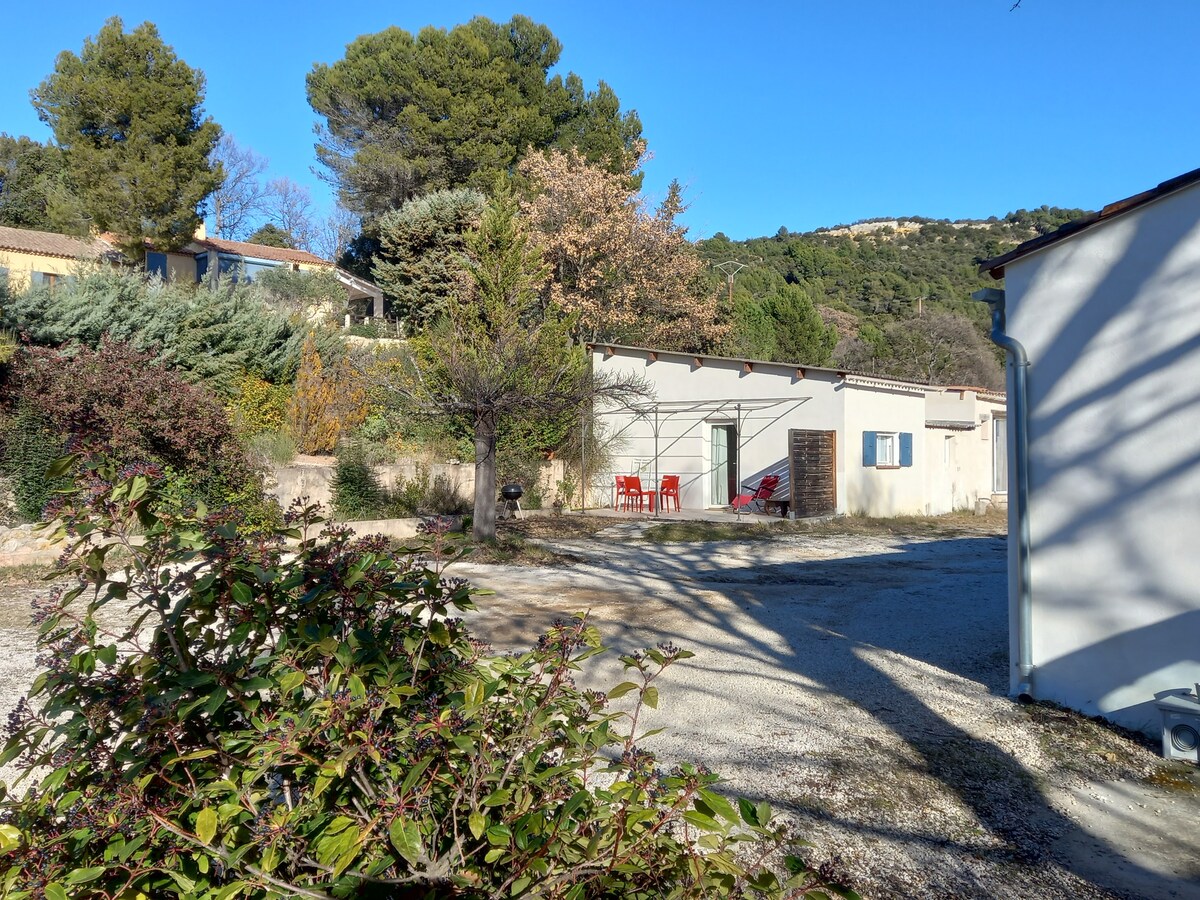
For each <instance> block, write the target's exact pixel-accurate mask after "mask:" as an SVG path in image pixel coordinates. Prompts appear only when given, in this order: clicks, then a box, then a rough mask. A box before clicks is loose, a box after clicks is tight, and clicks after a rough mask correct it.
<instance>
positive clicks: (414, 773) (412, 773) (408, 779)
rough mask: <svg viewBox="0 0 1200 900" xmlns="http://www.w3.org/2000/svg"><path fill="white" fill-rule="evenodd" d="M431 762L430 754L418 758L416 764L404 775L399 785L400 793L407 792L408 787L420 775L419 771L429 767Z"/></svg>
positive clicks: (421, 771)
mask: <svg viewBox="0 0 1200 900" xmlns="http://www.w3.org/2000/svg"><path fill="white" fill-rule="evenodd" d="M431 762H433V757H432V756H426V757H424V758H423V759H420V760H418V761H417V764H416V765H415V766H413V767H412V768H411V769H409V770H408V774H407V775H405V776H404V781H403V782H402V783H401V785H400V793H402V794H406V793H408V790H409V788H411V787H412V786H413V785H414V784H416V783H417V779H418V778H420V777H421V773H423V772H424V771H425V770H426V769H428V768H429V764H430V763H431Z"/></svg>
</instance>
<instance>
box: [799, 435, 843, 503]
mask: <svg viewBox="0 0 1200 900" xmlns="http://www.w3.org/2000/svg"><path fill="white" fill-rule="evenodd" d="M788 465H789V474H790V477H791V481H792V513H793V515H795V517H796V518H797V519H802V518H807V517H808V516H827V515H830V514H832V513H833V512H834V511H835V510H836V509H837V432H835V431H812V430H810V429H807V428H790V429H788Z"/></svg>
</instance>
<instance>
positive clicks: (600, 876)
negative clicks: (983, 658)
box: [0, 463, 853, 900]
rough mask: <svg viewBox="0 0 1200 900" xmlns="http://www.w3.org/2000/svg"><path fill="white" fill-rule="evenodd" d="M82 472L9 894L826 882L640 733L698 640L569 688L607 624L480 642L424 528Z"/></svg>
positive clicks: (12, 833)
mask: <svg viewBox="0 0 1200 900" xmlns="http://www.w3.org/2000/svg"><path fill="white" fill-rule="evenodd" d="M75 465H76V466H78V463H76V464H75ZM62 468H63V470H64V471H65V470H66V469H67V468H68V466H66V465H64V466H63V467H62ZM83 469H84V472H85V476H84V477H85V481H86V484H85V485H84V487H85V490H83V491H81V492H79V493H78V494H77V495H76V498H75V500H74V502H73V504H71V505H70V506H68V507H67V508H65V509H64V510H63V521H64V523H65V524H64V526H63V527H64V531H65V535H66V537H67V538H68V539H69V549H68V550H67V551H66V553H65V554H64V558H63V564H62V569H63V573H64V574H65V575H66V576H68V577H69V582H68V583H69V587H68V588H67V589H66V590H65V591H63V592H61V593H60V594H57V595H55V596H54V597H53V599H52V600H50V601H49V602H46V603H44V604H43V605H41V606H40V607H38V609H37V611H36V616H37V619H38V620H39V622H40V637H39V643H40V649H41V652H42V656H41V665H42V666H44V671H42V672H41V673H40V674H39V675H38V677H37V679H36V681H35V683H34V685H33V688H32V690H31V692H30V697H29V699H28V701H23V702H22V704H21V705H20V706H19V708H18V709H17V711H16V712H15V713H14V714H13V716H12V717H11V720H10V723H9V729H10V735H9V738H8V741H7V744H6V745H5V749H4V752H3V757H0V758H2V759H3V760H5V761H11V760H14V759H15V760H19V766H20V767H21V768H22V771H23V775H22V776H21V777H22V778H23V779H25V780H26V781H25V783H24V784H22V783H20V782H19V783H18V790H21V789H25V793H24V795H23V796H19V795H18V793H16V792H12V793H7V794H6V792H5V791H4V789H3V788H0V896H4V897H7V898H13V900H17V898H42V897H45V898H51V900H64V898H67V897H72V898H97V900H98V898H108V900H113V898H123V900H124V898H128V900H133V898H143V900H148V898H159V897H179V898H187V900H202V898H203V900H217V898H233V897H248V898H283V897H289V898H290V897H301V898H351V897H362V898H371V897H378V898H407V897H464V898H484V897H516V896H529V897H533V896H536V897H551V898H600V897H612V898H625V897H635V898H637V897H640V898H647V900H649V898H663V897H681V898H682V897H727V896H734V897H772V898H774V897H802V896H808V897H816V896H825V892H827V891H829V890H831V888H829V887H828V886H827V885H825V884H824V883H823V881H822V879H821V878H820V877H819V876H817V875H815V874H814V873H812V872H810V871H809V870H808V869H807V868H805V867H804V865H803V864H802V863H801V862H800V861H799V860H797V859H795V858H789V859H788V860H787V862H786V868H787V870H788V871H786V872H785V871H780V872H779V873H778V874H777V873H776V872H774V871H772V870H771V869H769V868H768V867H766V866H765V863H767V862H768V861H769V860H771V859H774V858H776V854H777V853H778V852H779V851H780V850H781V849H786V848H787V847H788V846H790V845H791V843H792V838H791V836H790V835H789V834H788V833H787V830H786V829H785V828H783V827H780V826H779V825H778V824H777V823H776V822H774V821H772V818H771V812H770V810H769V809H768V808H767V806H766V805H765V804H758V805H754V804H751V803H749V802H748V801H745V800H741V801H735V802H731V801H730V800H728V799H726V797H724V796H723V795H722V794H721V793H718V792H717V790H716V788H717V785H718V778H717V776H716V775H714V774H712V773H710V772H708V771H706V770H704V769H702V768H700V767H695V766H690V765H680V766H678V767H676V768H674V769H672V770H671V771H670V772H663V771H660V769H659V767H658V765H657V764H656V761H655V758H654V756H653V754H651V753H650V752H648V751H646V750H645V749H643V747H642V746H641V743H642V742H643V741H644V740H645V738H646V737H647V736H648V735H647V734H644V733H641V731H640V730H639V725H638V719H639V713H640V712H641V710H642V709H643V708H645V707H647V706H650V707H653V706H656V705H657V702H658V688H657V686H656V683H655V682H656V681H657V679H658V678H659V676H660V675H661V673H662V672H663V671H664V670H666V669H667V668H669V667H670V666H672V665H674V664H675V663H677V662H679V661H680V660H683V659H686V658H688V657H690V656H691V655H692V654H690V653H687V652H685V651H683V650H680V649H678V648H676V647H674V646H670V645H662V646H659V647H658V648H655V649H652V650H647V651H645V652H643V653H636V654H633V655H630V656H627V657H624V658H623V661H624V664H625V667H626V670H627V672H628V673H629V680H628V681H625V682H623V683H621V684H619V685H617V686H616V687H615V688H613V689H612V690H610V691H609V692H608V693H607V694H604V693H598V692H594V691H589V690H582V689H580V688H579V687H577V686H576V684H575V681H574V674H575V673H576V672H577V671H579V670H580V668H581V667H582V666H583V665H584V663H585V661H586V660H588V659H589V658H590V657H593V656H595V655H596V654H598V653H600V652H602V650H603V647H602V646H601V643H600V637H599V635H598V634H597V631H596V629H595V628H594V627H593V626H592V625H590V624H589V623H588V622H587V621H586V619H584V618H576V619H572V620H570V621H565V622H560V623H557V624H555V625H554V627H553V628H552V629H551V630H550V631H549V632H547V633H546V634H545V635H544V636H543V637H542V638H541V639H540V640H539V641H538V643H537V646H536V647H534V648H533V649H532V650H529V651H528V652H523V653H514V654H497V653H495V652H493V651H492V650H491V649H490V648H489V647H488V645H486V644H485V643H483V642H481V641H478V640H475V639H473V638H472V637H471V636H470V634H469V633H468V631H467V628H466V627H465V625H464V623H463V621H462V619H461V618H459V617H458V615H457V613H459V612H461V611H463V610H469V609H471V608H472V605H473V604H472V593H473V591H472V589H471V587H470V586H469V585H468V584H467V583H466V582H465V581H463V580H461V579H455V578H448V577H446V575H445V573H444V570H443V566H444V564H445V563H446V562H447V561H448V559H449V557H448V555H446V554H443V553H442V550H443V548H442V546H441V545H440V544H439V541H440V540H441V539H442V538H441V537H440V536H439V535H437V534H436V533H435V534H434V535H432V536H431V540H432V541H433V544H432V545H431V546H430V547H428V548H424V549H423V550H422V551H420V552H417V551H413V552H409V551H404V552H399V553H397V552H393V551H391V550H390V549H389V548H388V545H387V544H386V542H385V541H384V540H383V539H375V538H367V539H354V538H352V537H351V536H350V534H349V533H347V532H346V531H345V530H341V529H338V528H335V527H330V526H328V525H325V524H324V523H323V522H322V520H321V519H320V518H319V516H318V515H317V511H316V510H315V509H314V508H313V507H306V506H296V507H293V509H292V510H290V512H289V513H288V516H287V524H286V526H285V528H284V529H280V530H278V531H277V532H275V533H273V534H271V535H267V536H256V537H254V538H253V539H248V538H246V537H245V536H244V535H243V533H242V532H239V530H238V527H237V526H238V523H237V522H236V521H235V520H234V519H233V518H231V517H230V515H229V514H228V513H221V514H209V513H208V512H207V511H206V510H205V509H203V508H200V509H187V508H183V507H181V506H180V505H179V503H178V502H177V501H175V500H172V498H171V496H170V495H169V494H167V493H164V492H163V491H162V490H161V489H160V487H159V484H158V482H157V480H156V472H155V471H154V470H153V469H152V468H149V467H143V468H141V469H138V470H135V471H130V472H126V473H124V475H125V477H123V478H120V477H118V476H117V473H115V472H113V471H112V470H110V469H107V468H105V467H104V466H103V465H101V464H90V465H84V466H83ZM134 526H136V530H137V531H139V532H140V533H141V536H140V537H139V539H137V540H132V539H131V538H130V537H129V535H130V531H131V530H132V529H133V527H134ZM117 550H120V551H121V552H120V553H117V552H116V551H117ZM116 558H120V559H121V560H122V562H121V564H120V565H119V566H117V565H115V564H114V563H113V560H114V559H116ZM622 698H623V699H622ZM618 701H619V702H618ZM834 890H837V892H838V893H841V894H843V895H845V896H853V894H852V893H851V892H848V891H843V890H840V889H834Z"/></svg>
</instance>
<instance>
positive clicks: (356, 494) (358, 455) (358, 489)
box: [330, 444, 387, 520]
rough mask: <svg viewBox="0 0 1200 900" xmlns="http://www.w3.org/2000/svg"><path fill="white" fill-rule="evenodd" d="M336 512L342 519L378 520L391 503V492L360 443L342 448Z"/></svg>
mask: <svg viewBox="0 0 1200 900" xmlns="http://www.w3.org/2000/svg"><path fill="white" fill-rule="evenodd" d="M330 487H331V488H332V490H333V511H334V513H335V514H336V515H337V517H338V518H339V519H343V520H352V519H375V518H379V516H380V511H381V509H382V508H383V507H384V506H385V504H386V502H387V494H386V493H385V492H384V490H383V488H382V487H380V485H379V479H377V478H376V477H375V473H374V472H372V471H371V467H370V466H369V465H368V464H367V461H366V459H365V458H364V456H363V453H362V450H361V449H360V448H359V447H358V445H356V444H346V445H343V446H342V447H341V448H340V449H339V451H338V460H337V467H336V468H335V469H334V472H333V482H332V483H331V485H330Z"/></svg>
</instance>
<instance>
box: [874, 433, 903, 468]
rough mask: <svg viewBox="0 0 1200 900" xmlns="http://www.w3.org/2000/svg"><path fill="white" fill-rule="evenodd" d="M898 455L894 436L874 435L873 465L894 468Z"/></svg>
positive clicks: (890, 434) (886, 434) (889, 434)
mask: <svg viewBox="0 0 1200 900" xmlns="http://www.w3.org/2000/svg"><path fill="white" fill-rule="evenodd" d="M898 456H899V454H897V452H896V435H895V434H894V433H891V432H886V431H877V432H876V433H875V465H877V466H894V465H898V463H897V462H896V460H897V458H898Z"/></svg>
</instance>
